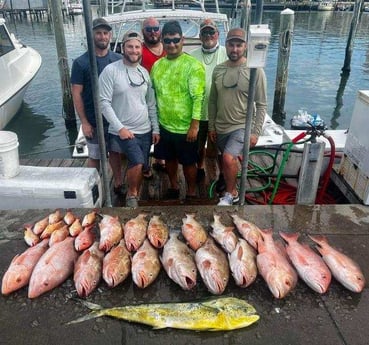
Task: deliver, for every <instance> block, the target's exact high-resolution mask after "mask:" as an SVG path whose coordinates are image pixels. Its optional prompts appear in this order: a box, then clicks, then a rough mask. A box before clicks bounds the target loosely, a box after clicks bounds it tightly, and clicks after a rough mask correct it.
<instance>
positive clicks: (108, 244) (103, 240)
mask: <svg viewBox="0 0 369 345" xmlns="http://www.w3.org/2000/svg"><path fill="white" fill-rule="evenodd" d="M101 216H102V220H101V222H100V223H99V228H100V244H99V249H100V250H102V251H104V252H108V251H109V250H110V249H111V248H112V247H113V246H115V245H116V244H118V243H119V241H120V240H121V239H122V238H123V229H122V224H121V223H120V221H119V218H118V217H113V216H109V215H108V214H103V215H101Z"/></svg>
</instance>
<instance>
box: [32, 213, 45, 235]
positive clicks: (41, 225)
mask: <svg viewBox="0 0 369 345" xmlns="http://www.w3.org/2000/svg"><path fill="white" fill-rule="evenodd" d="M48 225H49V216H46V217H45V218H43V219H40V220H39V221H38V222H36V223H35V225H34V226H33V229H32V230H33V232H34V233H35V234H36V235H40V234H41V233H42V232H43V231H44V230H45V229H46V227H47V226H48Z"/></svg>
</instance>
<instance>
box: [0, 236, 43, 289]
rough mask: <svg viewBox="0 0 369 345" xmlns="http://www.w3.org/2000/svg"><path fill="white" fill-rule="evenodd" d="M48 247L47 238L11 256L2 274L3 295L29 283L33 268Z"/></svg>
mask: <svg viewBox="0 0 369 345" xmlns="http://www.w3.org/2000/svg"><path fill="white" fill-rule="evenodd" d="M48 247H49V240H48V239H44V240H43V241H41V242H40V243H38V244H36V245H34V246H33V247H30V248H28V249H26V250H25V251H24V252H23V253H22V254H17V255H16V256H15V257H14V258H13V260H12V261H11V263H10V265H9V267H8V269H7V271H6V272H5V274H4V276H3V281H2V285H1V293H2V294H3V295H7V294H10V293H11V292H13V291H16V290H18V289H20V288H22V287H23V286H26V285H27V284H28V283H29V280H30V278H31V274H32V271H33V269H34V268H35V266H36V264H37V262H38V261H39V260H40V258H41V256H42V255H43V254H44V253H45V252H46V250H47V249H48Z"/></svg>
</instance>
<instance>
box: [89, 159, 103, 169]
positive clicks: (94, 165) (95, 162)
mask: <svg viewBox="0 0 369 345" xmlns="http://www.w3.org/2000/svg"><path fill="white" fill-rule="evenodd" d="M87 166H88V167H89V168H96V170H97V171H99V170H100V160H99V159H92V158H89V159H88V160H87Z"/></svg>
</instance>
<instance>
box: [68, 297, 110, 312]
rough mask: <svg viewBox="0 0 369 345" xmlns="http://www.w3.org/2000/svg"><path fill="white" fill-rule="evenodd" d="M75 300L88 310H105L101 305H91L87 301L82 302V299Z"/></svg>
mask: <svg viewBox="0 0 369 345" xmlns="http://www.w3.org/2000/svg"><path fill="white" fill-rule="evenodd" d="M74 300H76V301H77V302H79V303H81V304H83V305H84V306H85V307H87V308H88V309H90V310H94V311H97V310H102V309H104V308H103V307H102V306H101V305H99V304H95V303H91V302H87V301H85V300H82V299H79V298H74Z"/></svg>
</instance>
